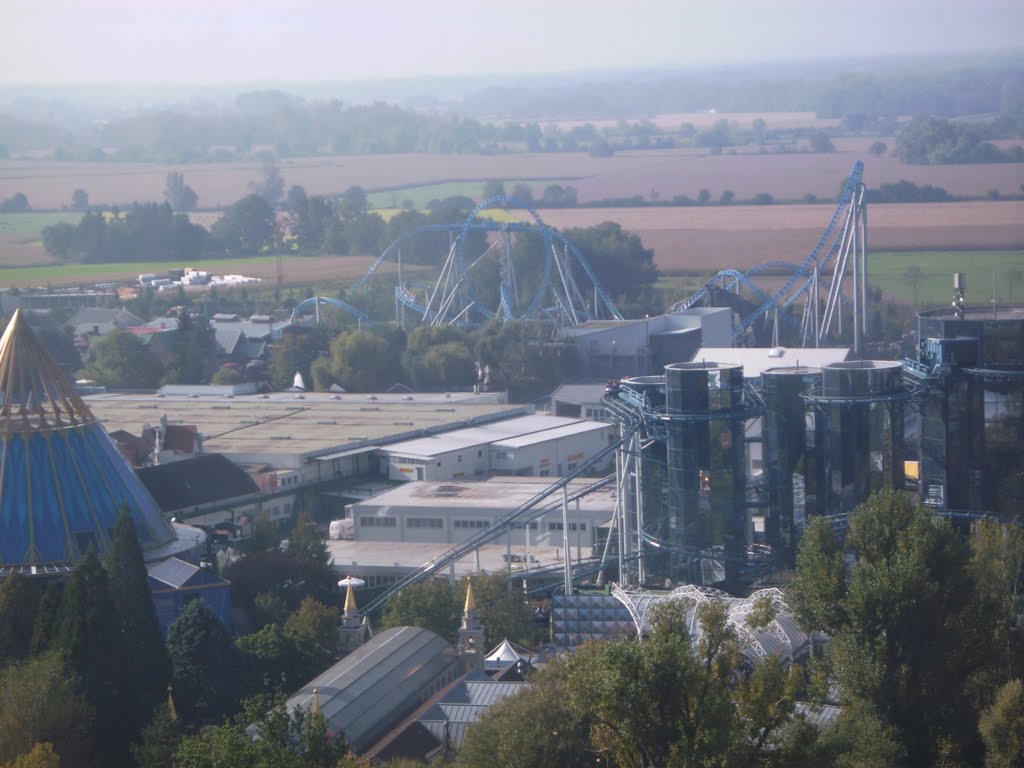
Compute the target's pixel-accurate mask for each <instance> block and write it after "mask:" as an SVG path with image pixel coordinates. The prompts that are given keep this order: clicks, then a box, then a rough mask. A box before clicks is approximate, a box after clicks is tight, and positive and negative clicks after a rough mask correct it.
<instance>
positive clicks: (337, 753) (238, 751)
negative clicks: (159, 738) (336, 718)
mask: <svg viewBox="0 0 1024 768" xmlns="http://www.w3.org/2000/svg"><path fill="white" fill-rule="evenodd" d="M253 731H254V732H255V735H256V738H253V735H252V733H253ZM174 764H175V766H176V768H251V767H252V766H261V767H265V768H356V763H355V760H354V758H352V756H351V755H350V753H349V750H348V744H347V743H346V741H345V736H344V734H342V733H332V732H331V731H330V729H329V727H328V725H327V722H326V720H325V719H324V717H323V715H321V714H318V713H316V712H307V711H306V710H304V709H292V710H289V709H288V708H287V707H286V706H285V702H284V699H283V697H278V698H277V699H276V700H273V699H271V700H268V699H266V698H262V697H258V698H255V699H250V700H248V701H246V702H245V703H244V705H243V711H242V714H241V715H239V716H238V717H236V718H235V719H234V720H232V721H230V722H228V723H225V724H224V725H211V726H207V727H205V728H203V729H202V731H200V732H199V733H198V734H196V735H191V736H186V737H185V739H184V740H183V741H182V743H181V746H180V747H179V748H178V753H177V756H176V758H175V762H174Z"/></svg>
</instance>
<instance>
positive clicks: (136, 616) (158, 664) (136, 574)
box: [108, 510, 171, 739]
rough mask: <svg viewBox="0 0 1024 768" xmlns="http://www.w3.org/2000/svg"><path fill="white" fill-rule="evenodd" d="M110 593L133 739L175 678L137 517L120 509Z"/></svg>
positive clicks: (126, 715) (127, 722)
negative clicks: (139, 534) (155, 604)
mask: <svg viewBox="0 0 1024 768" xmlns="http://www.w3.org/2000/svg"><path fill="white" fill-rule="evenodd" d="M108 573H109V578H110V597H111V600H112V602H113V604H114V609H115V610H116V611H117V615H118V627H119V630H120V632H119V637H120V647H119V649H118V652H119V656H120V658H119V661H118V666H119V667H120V668H121V670H122V672H123V680H124V683H125V690H123V691H122V694H123V699H122V705H123V711H124V727H125V728H126V729H128V731H129V735H130V738H132V739H134V738H135V737H136V736H137V735H138V734H139V732H140V731H141V730H142V727H143V726H144V725H145V724H146V723H147V722H148V721H149V719H150V716H151V715H152V713H153V708H154V707H155V706H156V704H157V702H159V701H160V700H161V698H162V697H163V695H164V692H165V691H166V689H167V683H168V682H169V681H170V678H171V661H170V658H169V657H168V655H167V647H166V646H165V645H164V639H163V634H162V633H161V631H160V623H159V621H158V620H157V617H156V610H155V608H154V606H153V595H152V593H151V591H150V589H149V576H148V574H147V573H146V565H145V562H144V561H143V559H142V547H141V546H140V545H139V539H138V536H137V535H136V532H135V522H134V521H133V520H132V516H131V514H129V512H128V511H127V510H124V511H122V512H121V515H120V517H119V518H118V521H117V527H116V528H115V529H114V541H113V547H112V549H111V553H110V560H109V561H108Z"/></svg>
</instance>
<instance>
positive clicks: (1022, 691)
mask: <svg viewBox="0 0 1024 768" xmlns="http://www.w3.org/2000/svg"><path fill="white" fill-rule="evenodd" d="M978 727H979V729H980V730H981V737H982V739H984V740H985V748H986V753H985V765H986V766H989V768H1019V767H1020V766H1021V765H1024V684H1021V681H1020V680H1011V681H1010V682H1008V683H1007V684H1006V685H1004V686H1003V687H1002V688H1001V689H1000V690H999V695H998V696H996V700H995V701H994V702H993V703H992V706H991V707H989V708H988V709H987V710H985V712H984V714H983V715H982V716H981V721H980V722H979V723H978Z"/></svg>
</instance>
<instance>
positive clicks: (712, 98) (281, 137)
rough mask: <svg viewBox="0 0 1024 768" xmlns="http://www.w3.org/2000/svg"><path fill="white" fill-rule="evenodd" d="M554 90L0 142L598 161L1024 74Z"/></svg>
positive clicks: (892, 111) (971, 91) (32, 123)
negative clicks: (599, 125)
mask: <svg viewBox="0 0 1024 768" xmlns="http://www.w3.org/2000/svg"><path fill="white" fill-rule="evenodd" d="M550 81H551V79H550V78H549V80H548V81H545V82H544V84H537V85H532V86H522V87H509V86H495V87H488V88H483V89H480V90H478V91H476V92H473V93H469V94H467V95H466V96H465V98H463V99H462V100H461V101H460V102H459V106H458V110H459V113H458V115H456V114H454V113H451V112H447V111H443V110H442V109H440V108H438V109H436V110H435V111H430V110H422V109H421V110H412V109H403V108H401V107H398V106H395V105H393V104H386V103H382V102H378V103H374V104H360V105H352V104H344V103H342V102H340V101H337V100H332V101H315V100H305V99H302V98H300V97H297V96H294V95H291V94H288V93H283V92H280V91H257V92H251V93H246V94H242V95H240V96H239V97H238V98H237V100H236V102H235V104H234V106H233V108H228V109H217V110H214V109H210V110H208V111H196V112H187V113H186V112H179V111H174V110H173V109H169V108H161V109H152V110H149V111H146V112H142V113H139V114H136V115H132V116H129V117H120V116H119V117H116V118H114V119H110V120H106V121H102V122H101V121H80V122H79V123H78V124H77V125H75V126H74V127H73V128H71V127H67V126H63V125H54V124H52V123H46V122H41V121H39V120H26V119H21V118H19V117H17V116H15V115H0V136H3V137H4V148H5V151H6V152H7V153H8V154H10V153H12V152H21V151H24V150H27V149H40V148H48V149H53V150H54V152H55V157H56V158H57V159H60V160H86V161H101V160H112V159H116V160H121V161H146V160H159V161H164V162H176V163H193V162H211V161H227V160H232V159H236V158H240V157H255V156H258V154H259V153H260V152H263V151H265V150H266V148H268V147H269V148H272V149H273V151H274V152H275V153H276V154H277V155H278V156H279V157H289V156H309V155H316V154H381V153H395V152H430V153H443V154H460V153H473V154H476V153H494V152H522V151H526V152H542V151H547V152H553V151H560V152H574V151H589V152H591V153H592V154H595V155H601V154H604V153H606V152H607V151H608V150H609V149H612V150H614V149H615V148H627V147H628V148H634V149H645V148H651V149H657V148H667V147H672V146H693V145H694V139H695V135H694V132H692V131H691V129H689V128H687V127H686V126H685V125H684V126H680V127H679V128H678V129H674V130H664V129H659V128H657V127H655V126H654V125H653V124H651V123H650V122H648V121H646V120H644V119H643V117H644V116H647V115H653V114H674V113H685V112H701V111H705V110H709V109H715V110H717V111H719V112H766V113H768V112H793V111H803V112H815V113H817V114H818V115H819V116H821V117H825V118H842V119H843V129H844V130H851V131H855V132H859V131H861V130H879V129H882V130H884V129H885V128H886V127H888V128H891V127H892V126H893V125H894V123H893V122H892V121H893V120H894V119H895V118H897V117H899V116H901V115H942V116H946V117H956V116H963V115H976V114H1002V115H1007V116H1010V117H1019V116H1020V115H1021V114H1022V108H1024V78H1022V77H1021V75H1020V64H1019V62H1018V61H1016V60H1014V59H1012V58H1010V59H1006V60H998V59H992V60H988V61H984V60H979V61H971V62H969V63H964V64H960V65H958V64H956V63H954V64H949V63H948V62H943V64H942V65H941V66H940V65H936V64H928V63H924V64H921V63H918V64H917V65H916V66H908V65H906V64H903V65H900V64H890V65H885V64H879V65H875V66H874V68H873V69H869V70H867V71H865V70H861V71H858V72H856V73H851V72H849V71H848V68H847V67H846V66H845V65H843V64H836V65H833V66H827V65H825V66H821V67H819V69H818V72H817V74H816V75H815V76H812V77H808V75H807V70H806V69H805V68H802V69H801V70H799V72H797V71H793V70H791V69H786V68H785V67H776V68H767V69H766V68H764V67H762V68H761V69H759V71H758V72H757V74H756V76H751V74H750V73H749V72H748V71H741V70H739V69H737V70H719V71H715V72H706V73H697V74H695V73H689V72H688V73H677V72H659V73H653V74H650V75H648V76H641V77H637V76H636V74H635V73H632V74H630V75H629V76H626V75H622V76H612V75H609V76H606V77H605V78H602V79H592V80H588V81H587V82H575V81H568V82H561V83H558V82H557V80H556V81H555V82H554V84H549V82H550ZM484 115H486V116H493V115H497V116H499V119H498V120H497V121H492V120H487V121H485V120H484V119H482V118H481V117H479V116H484ZM623 115H634V116H636V118H637V119H635V120H634V121H632V122H625V121H623V123H620V124H619V125H617V126H612V127H610V128H609V129H607V130H606V129H602V130H597V129H595V128H594V127H593V126H590V127H581V128H579V129H571V130H568V131H561V130H557V129H556V127H555V126H554V125H553V121H556V120H561V119H580V118H581V117H582V118H583V119H589V120H595V121H596V120H607V119H619V118H621V117H622V116H623ZM691 128H692V127H691ZM797 138H799V136H798V137H797ZM705 140H712V141H713V140H714V139H713V138H710V137H708V138H706V139H705ZM696 146H701V145H700V144H696ZM111 150H113V151H111Z"/></svg>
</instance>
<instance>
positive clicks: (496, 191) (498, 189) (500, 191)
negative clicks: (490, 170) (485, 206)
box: [480, 179, 505, 201]
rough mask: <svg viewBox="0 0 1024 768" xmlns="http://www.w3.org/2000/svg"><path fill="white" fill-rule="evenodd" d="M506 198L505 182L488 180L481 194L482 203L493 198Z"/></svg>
mask: <svg viewBox="0 0 1024 768" xmlns="http://www.w3.org/2000/svg"><path fill="white" fill-rule="evenodd" d="M504 196H505V182H504V181H502V180H501V179H487V180H486V181H485V182H484V186H483V190H482V191H481V194H480V199H481V201H483V200H489V199H490V198H492V197H504Z"/></svg>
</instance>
